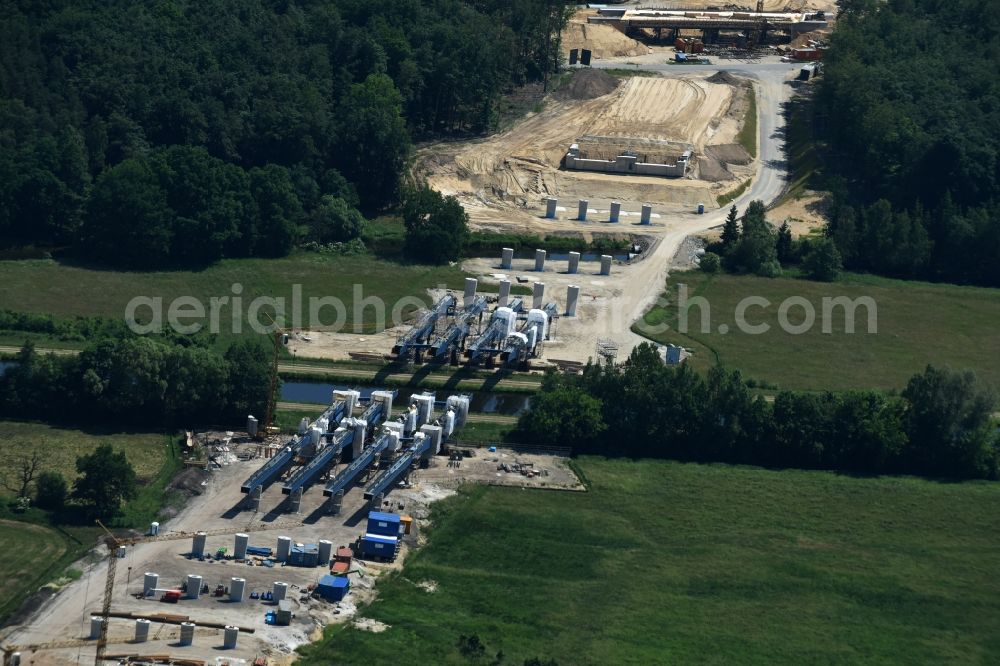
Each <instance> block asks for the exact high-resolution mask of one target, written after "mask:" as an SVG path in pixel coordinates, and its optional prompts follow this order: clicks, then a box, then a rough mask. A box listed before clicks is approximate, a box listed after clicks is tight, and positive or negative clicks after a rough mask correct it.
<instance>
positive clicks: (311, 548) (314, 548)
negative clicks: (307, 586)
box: [288, 543, 319, 567]
mask: <svg viewBox="0 0 1000 666" xmlns="http://www.w3.org/2000/svg"><path fill="white" fill-rule="evenodd" d="M288 563H289V564H291V565H292V566H295V567H316V566H319V546H318V545H316V544H314V543H297V544H293V545H292V548H291V550H290V551H289V553H288Z"/></svg>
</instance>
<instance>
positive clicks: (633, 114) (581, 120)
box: [417, 70, 752, 233]
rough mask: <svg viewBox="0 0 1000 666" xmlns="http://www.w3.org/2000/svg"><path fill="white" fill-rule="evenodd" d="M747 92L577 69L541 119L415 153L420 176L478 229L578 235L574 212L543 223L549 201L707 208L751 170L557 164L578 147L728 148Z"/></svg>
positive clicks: (682, 79)
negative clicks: (663, 171)
mask: <svg viewBox="0 0 1000 666" xmlns="http://www.w3.org/2000/svg"><path fill="white" fill-rule="evenodd" d="M715 81H719V82H715ZM745 95H746V93H745V89H744V88H743V85H742V81H741V80H739V79H737V78H735V77H730V76H725V77H720V76H719V75H718V74H716V75H714V81H712V80H709V77H708V76H707V75H697V74H678V75H670V76H661V77H633V78H630V79H626V80H625V81H622V82H619V80H618V79H616V78H614V77H612V76H610V75H608V74H606V73H605V72H602V71H600V70H581V71H580V72H578V73H577V74H576V76H575V78H574V79H573V81H572V82H571V83H570V84H568V85H567V86H565V87H564V88H563V89H561V90H557V91H556V92H555V93H553V94H551V95H549V96H548V97H547V98H546V100H545V104H544V107H543V109H542V110H541V112H539V113H533V114H530V115H529V116H528V117H527V118H525V119H524V120H522V121H521V122H519V123H518V124H517V125H515V126H514V127H512V128H511V129H509V130H507V131H506V132H503V133H501V134H498V135H495V136H492V137H489V138H486V139H478V140H474V141H468V142H457V143H456V142H453V143H437V144H432V145H428V146H425V147H424V148H422V149H421V151H420V152H419V154H418V160H417V173H418V175H419V176H420V177H423V178H424V179H426V182H427V183H428V184H429V185H430V186H431V187H433V188H434V189H436V190H438V191H440V192H442V193H444V194H449V195H454V196H456V197H457V198H458V199H459V200H460V201H461V202H462V204H463V205H464V206H465V208H466V210H467V211H468V213H469V216H470V218H471V221H472V224H473V226H474V227H477V228H481V229H483V228H485V229H493V230H530V231H532V232H535V233H537V232H544V233H548V232H557V231H561V230H562V231H568V230H573V231H579V230H580V225H579V224H577V223H573V222H571V221H570V220H569V218H570V217H573V216H572V215H561V217H564V218H566V219H563V220H543V219H541V218H540V213H541V212H542V206H543V201H544V198H545V197H547V196H555V197H559V198H561V199H563V201H564V202H565V203H563V202H560V205H562V206H565V207H567V210H568V209H569V208H572V207H575V206H576V202H577V200H578V199H581V198H583V199H587V200H589V201H590V202H591V205H592V206H593V207H594V208H604V209H607V208H608V207H609V205H610V202H611V201H615V200H617V201H621V202H622V204H623V207H624V208H625V209H630V207H631V208H634V209H636V210H638V208H639V206H640V205H641V204H642V203H644V202H650V203H652V204H653V205H654V206H657V207H659V208H664V207H672V208H673V210H687V209H689V208H691V207H692V206H694V205H696V204H697V203H707V204H708V205H713V204H714V201H715V197H716V196H717V195H718V194H720V193H722V192H723V191H725V190H727V189H729V188H731V187H732V186H733V185H735V184H736V182H737V179H738V178H742V177H745V176H746V175H749V174H750V173H752V166H751V165H746V164H745V165H743V166H739V165H730V168H729V169H728V170H727V169H725V168H723V167H721V166H720V167H719V168H720V169H721V171H711V172H710V171H709V170H707V169H706V170H705V177H699V172H698V170H695V171H694V172H692V173H691V174H689V175H688V176H687V177H685V178H679V179H671V178H660V177H655V176H626V175H614V174H605V173H590V172H580V171H568V170H561V169H560V164H561V161H562V158H563V156H564V155H565V154H566V151H567V149H568V148H569V146H570V145H571V144H572V143H575V142H579V143H580V144H581V148H585V147H586V146H587V145H593V144H595V143H599V142H601V141H604V142H607V141H613V142H615V143H616V144H620V145H622V146H624V147H625V148H628V147H630V146H632V147H635V148H636V149H640V148H641V147H642V145H643V142H644V141H645V142H656V141H660V142H662V141H669V142H672V143H675V144H677V146H678V154H679V152H680V151H681V148H682V147H684V146H690V147H692V148H693V149H694V150H695V157H696V158H698V157H703V156H704V153H705V151H706V150H707V149H708V147H709V146H722V145H727V146H735V144H734V143H733V142H734V139H735V137H736V135H737V133H738V132H739V129H740V126H741V124H742V122H743V118H744V115H745V109H746V106H745V104H746V101H745ZM588 141H589V144H588ZM711 161H712V163H713V164H714V165H719V163H718V161H717V160H715V159H714V158H712V159H711ZM744 161H749V160H744ZM695 162H696V163H700V162H701V160H699V159H696V160H695ZM745 167H746V168H745ZM743 171H746V173H745V174H744V173H743ZM719 174H721V177H720V176H719ZM561 212H562V211H561Z"/></svg>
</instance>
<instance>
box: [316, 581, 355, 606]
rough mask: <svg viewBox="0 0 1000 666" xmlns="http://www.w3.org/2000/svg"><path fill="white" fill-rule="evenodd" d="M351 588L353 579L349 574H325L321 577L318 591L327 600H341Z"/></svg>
mask: <svg viewBox="0 0 1000 666" xmlns="http://www.w3.org/2000/svg"><path fill="white" fill-rule="evenodd" d="M350 589H351V581H350V580H348V578H347V576H323V577H322V578H320V579H319V585H318V586H317V587H316V591H317V592H319V596H321V597H323V598H324V599H326V600H327V601H340V600H341V599H343V598H344V597H345V596H347V591H348V590H350Z"/></svg>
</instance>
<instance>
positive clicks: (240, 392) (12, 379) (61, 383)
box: [0, 336, 271, 429]
mask: <svg viewBox="0 0 1000 666" xmlns="http://www.w3.org/2000/svg"><path fill="white" fill-rule="evenodd" d="M184 340H186V341H188V342H193V341H194V340H195V338H191V339H190V340H188V339H187V338H184ZM270 362H271V350H270V349H269V348H267V347H265V346H263V345H261V344H257V341H254V340H250V339H246V340H241V341H239V342H236V343H233V344H232V345H231V346H230V347H229V349H228V350H227V351H226V352H225V353H224V354H220V353H218V352H216V351H214V350H213V349H210V348H208V347H199V346H191V347H187V346H184V345H182V344H170V343H168V342H166V341H160V340H154V339H152V338H140V337H134V336H127V337H121V338H111V337H109V338H104V339H102V340H100V341H98V342H95V343H92V344H91V345H89V346H88V347H87V348H86V349H84V350H83V351H82V352H81V353H80V354H78V355H72V356H55V355H52V354H39V353H36V352H35V350H34V347H33V346H32V345H31V344H28V345H26V346H25V347H24V348H23V349H22V350H21V352H20V353H19V354H18V355H17V357H16V359H15V362H14V363H13V364H12V365H11V366H10V367H9V368H7V369H6V371H5V372H4V373H3V375H0V418H17V419H38V420H45V421H50V420H59V421H62V422H66V423H72V424H75V425H79V424H101V425H103V426H108V425H109V424H114V426H116V427H125V426H130V427H136V426H139V427H145V428H149V427H153V428H163V429H169V428H173V427H188V426H190V424H192V423H219V422H220V421H222V422H233V421H235V422H237V423H242V422H243V419H245V418H246V415H247V414H254V413H258V414H263V413H264V411H265V409H264V407H265V405H266V403H267V393H268V390H269V388H270V378H271V363H270Z"/></svg>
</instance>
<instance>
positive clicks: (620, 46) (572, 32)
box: [561, 9, 652, 60]
mask: <svg viewBox="0 0 1000 666" xmlns="http://www.w3.org/2000/svg"><path fill="white" fill-rule="evenodd" d="M596 14H597V10H596V9H585V10H581V11H579V12H577V13H576V14H575V15H574V16H573V18H572V19H571V20H570V22H569V24H568V25H567V26H566V29H565V30H563V32H562V43H561V44H562V50H563V53H564V54H567V55H568V54H569V52H570V50H571V49H590V51H591V54H592V57H594V58H596V59H598V60H600V59H602V58H621V57H630V58H632V57H635V56H640V55H646V54H648V53H651V52H652V49H651V48H649V47H648V46H646V45H645V44H643V43H642V42H639V41H636V40H634V39H632V38H631V37H626V36H625V34H624V33H622V32H621V31H620V30H618V29H617V28H615V27H614V26H610V25H600V24H596V23H587V16H592V15H596Z"/></svg>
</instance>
